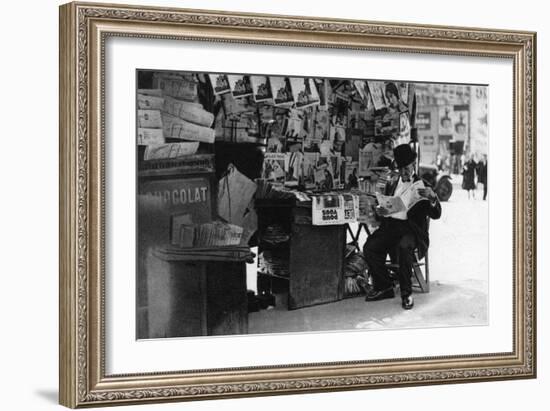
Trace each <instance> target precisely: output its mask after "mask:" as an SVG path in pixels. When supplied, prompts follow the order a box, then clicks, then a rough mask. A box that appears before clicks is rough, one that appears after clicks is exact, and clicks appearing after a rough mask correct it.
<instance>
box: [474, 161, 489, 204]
mask: <svg viewBox="0 0 550 411" xmlns="http://www.w3.org/2000/svg"><path fill="white" fill-rule="evenodd" d="M476 173H477V182H478V183H481V184H483V199H484V200H487V154H483V157H482V158H481V160H480V161H479V163H477V170H476Z"/></svg>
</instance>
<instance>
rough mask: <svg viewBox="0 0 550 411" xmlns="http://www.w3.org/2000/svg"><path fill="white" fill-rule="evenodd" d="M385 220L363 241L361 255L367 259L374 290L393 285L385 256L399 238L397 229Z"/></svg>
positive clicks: (384, 288)
mask: <svg viewBox="0 0 550 411" xmlns="http://www.w3.org/2000/svg"><path fill="white" fill-rule="evenodd" d="M392 226H393V224H387V223H386V222H385V221H384V222H382V225H381V226H380V228H378V230H376V231H375V232H374V233H372V234H371V235H370V236H369V237H368V238H367V242H366V243H365V247H364V248H363V255H364V256H365V260H366V261H367V266H368V268H369V274H370V275H371V276H372V280H373V287H374V289H375V290H376V291H382V290H386V289H388V288H390V287H393V281H392V280H391V278H390V276H389V274H388V269H387V268H386V256H387V254H388V252H389V250H390V249H392V248H393V247H395V244H396V242H397V241H398V239H399V236H398V233H397V232H396V231H397V230H394V229H393V228H394V227H392Z"/></svg>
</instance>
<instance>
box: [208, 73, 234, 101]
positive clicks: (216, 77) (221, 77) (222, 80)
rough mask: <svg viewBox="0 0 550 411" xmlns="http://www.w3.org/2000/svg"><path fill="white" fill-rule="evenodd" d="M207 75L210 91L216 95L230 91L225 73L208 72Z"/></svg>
mask: <svg viewBox="0 0 550 411" xmlns="http://www.w3.org/2000/svg"><path fill="white" fill-rule="evenodd" d="M208 77H210V84H212V91H213V92H214V94H215V95H216V96H217V95H219V94H223V93H227V92H229V91H231V88H230V87H229V80H228V78H227V75H226V74H209V75H208Z"/></svg>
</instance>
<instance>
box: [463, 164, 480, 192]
mask: <svg viewBox="0 0 550 411" xmlns="http://www.w3.org/2000/svg"><path fill="white" fill-rule="evenodd" d="M476 166H477V164H476V162H475V161H474V156H473V155H472V156H470V159H469V160H468V161H467V162H466V163H465V164H464V166H463V167H462V188H463V189H464V190H466V191H468V199H470V192H471V193H472V197H471V198H473V199H475V198H476V195H475V192H476V191H475V190H476V182H475V177H476Z"/></svg>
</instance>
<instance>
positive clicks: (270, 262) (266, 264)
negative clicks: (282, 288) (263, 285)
mask: <svg viewBox="0 0 550 411" xmlns="http://www.w3.org/2000/svg"><path fill="white" fill-rule="evenodd" d="M258 269H259V271H260V272H261V273H263V274H268V275H275V276H280V277H288V276H289V275H290V263H289V259H288V253H285V252H284V251H282V250H265V251H263V252H262V253H260V255H259V256H258Z"/></svg>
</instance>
